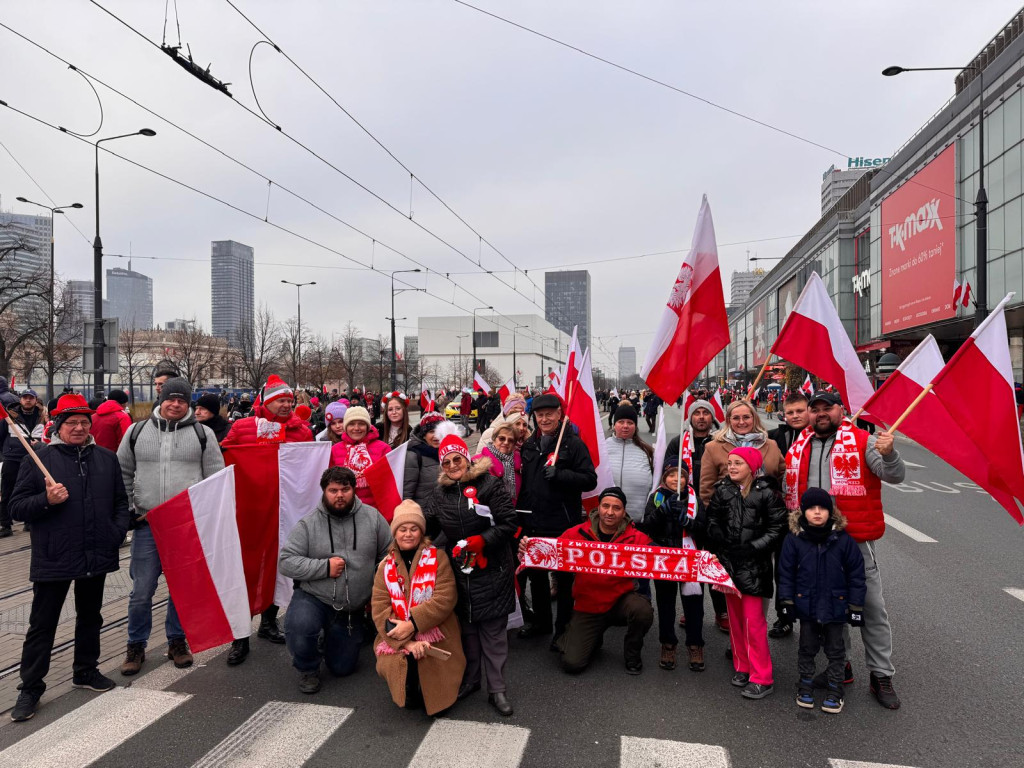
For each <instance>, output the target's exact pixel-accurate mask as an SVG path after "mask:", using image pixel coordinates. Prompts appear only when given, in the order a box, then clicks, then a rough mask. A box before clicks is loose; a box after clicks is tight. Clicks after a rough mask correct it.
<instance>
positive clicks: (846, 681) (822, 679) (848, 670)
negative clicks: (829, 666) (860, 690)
mask: <svg viewBox="0 0 1024 768" xmlns="http://www.w3.org/2000/svg"><path fill="white" fill-rule="evenodd" d="M843 685H853V666H852V665H851V664H850V662H846V666H845V667H844V668H843ZM814 687H815V688H822V689H824V688H828V671H827V670H826V671H823V672H819V673H818V674H816V675H815V676H814Z"/></svg>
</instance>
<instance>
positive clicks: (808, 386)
mask: <svg viewBox="0 0 1024 768" xmlns="http://www.w3.org/2000/svg"><path fill="white" fill-rule="evenodd" d="M800 391H801V392H803V393H804V394H805V395H807V396H808V397H810V396H811V395H812V394H814V384H812V383H811V375H810V374H807V376H806V377H804V383H803V384H801V385H800Z"/></svg>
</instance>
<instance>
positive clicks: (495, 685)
mask: <svg viewBox="0 0 1024 768" xmlns="http://www.w3.org/2000/svg"><path fill="white" fill-rule="evenodd" d="M462 651H463V653H465V654H466V671H465V673H464V674H463V676H462V682H464V683H469V684H471V685H475V684H476V683H479V682H480V669H481V667H482V668H483V671H484V679H485V680H487V692H488V693H504V692H505V663H506V662H507V661H508V616H499V617H498V618H496V619H488V620H486V621H467V622H466V623H465V624H463V625H462Z"/></svg>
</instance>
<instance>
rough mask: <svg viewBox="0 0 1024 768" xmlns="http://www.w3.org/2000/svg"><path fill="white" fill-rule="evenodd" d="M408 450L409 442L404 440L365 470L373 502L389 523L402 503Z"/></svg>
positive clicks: (364, 473) (364, 475)
mask: <svg viewBox="0 0 1024 768" xmlns="http://www.w3.org/2000/svg"><path fill="white" fill-rule="evenodd" d="M408 450H409V443H408V442H404V443H402V444H401V445H400V446H398V447H397V448H395V449H394V450H392V451H388V452H387V453H386V454H384V458H382V459H378V460H377V461H375V462H373V464H371V465H370V466H369V467H367V468H366V469H365V470H363V477H365V478H366V482H367V483H368V484H369V486H370V490H371V491H373V503H374V505H375V506H376V507H377V511H378V512H380V513H381V514H382V515H384V519H385V520H387V521H388V522H389V523H390V522H391V520H392V519H393V518H394V516H395V507H397V506H398V505H399V504H401V503H402V494H403V492H404V489H405V455H406V453H407V451H408Z"/></svg>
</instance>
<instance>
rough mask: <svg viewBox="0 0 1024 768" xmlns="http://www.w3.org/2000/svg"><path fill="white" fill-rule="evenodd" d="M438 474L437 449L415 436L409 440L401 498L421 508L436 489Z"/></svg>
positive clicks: (439, 471)
mask: <svg viewBox="0 0 1024 768" xmlns="http://www.w3.org/2000/svg"><path fill="white" fill-rule="evenodd" d="M440 473H441V464H440V463H439V462H438V459H437V448H435V447H434V446H432V445H430V444H429V443H427V442H425V441H424V440H423V439H422V438H420V437H417V436H416V435H413V436H412V437H411V438H409V447H408V448H407V449H406V453H405V478H404V480H403V482H404V486H403V489H402V498H403V499H412V500H413V501H415V502H416V503H417V504H419V505H420V506H421V507H422V506H423V505H424V504H426V503H427V500H428V499H429V498H430V496H431V494H432V493H433V492H434V489H435V488H436V487H437V476H438V475H439V474H440Z"/></svg>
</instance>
